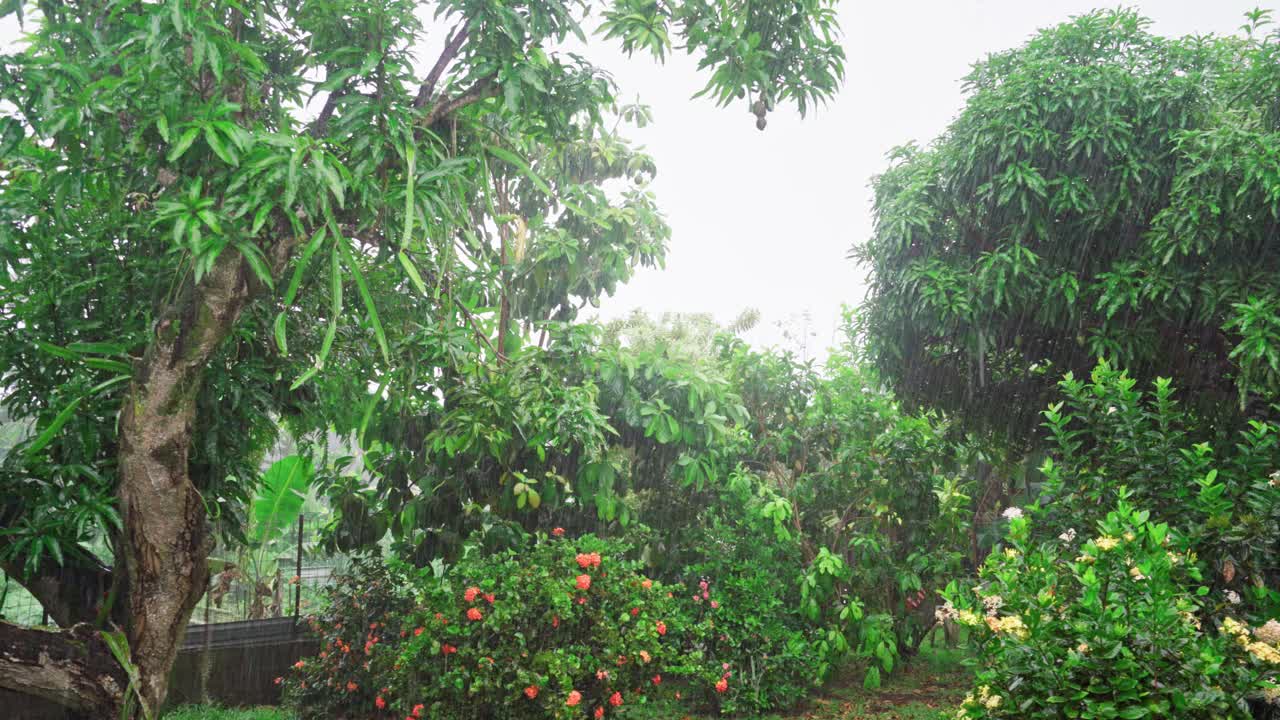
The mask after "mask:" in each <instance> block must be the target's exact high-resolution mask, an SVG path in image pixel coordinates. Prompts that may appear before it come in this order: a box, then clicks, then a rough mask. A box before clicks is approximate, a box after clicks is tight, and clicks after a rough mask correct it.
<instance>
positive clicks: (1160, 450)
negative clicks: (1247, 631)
mask: <svg viewBox="0 0 1280 720" xmlns="http://www.w3.org/2000/svg"><path fill="white" fill-rule="evenodd" d="M1059 387H1060V389H1061V391H1062V394H1063V398H1064V400H1063V402H1062V403H1058V404H1055V405H1054V406H1052V407H1051V408H1049V410H1048V411H1046V412H1045V418H1046V422H1045V427H1046V428H1048V430H1049V433H1050V438H1051V453H1050V458H1049V459H1048V460H1047V461H1046V462H1045V463H1044V465H1043V472H1044V475H1045V482H1044V486H1043V488H1042V491H1041V493H1040V497H1041V502H1042V504H1043V505H1044V508H1045V514H1044V516H1043V517H1042V518H1041V520H1040V521H1039V522H1038V523H1037V526H1036V528H1035V531H1036V533H1037V535H1038V536H1039V537H1042V538H1052V537H1055V536H1057V535H1058V534H1060V533H1063V532H1066V531H1067V530H1069V529H1071V528H1073V527H1074V528H1085V527H1089V526H1090V525H1092V523H1094V522H1096V521H1097V520H1099V519H1101V518H1102V517H1103V516H1104V515H1105V514H1106V513H1107V512H1108V510H1110V509H1111V508H1113V507H1114V506H1115V502H1116V500H1117V492H1118V489H1119V487H1120V485H1121V483H1117V482H1116V480H1117V479H1119V480H1121V482H1122V483H1123V485H1124V487H1125V488H1126V489H1127V491H1128V492H1130V493H1131V494H1132V497H1131V499H1130V501H1131V502H1133V503H1134V504H1136V505H1138V506H1139V507H1142V508H1143V509H1145V510H1148V511H1150V512H1151V516H1152V518H1153V519H1155V520H1157V521H1161V522H1167V523H1169V524H1170V525H1171V526H1172V527H1173V528H1174V529H1175V530H1176V531H1177V532H1179V533H1183V534H1184V535H1185V536H1186V537H1187V538H1189V539H1190V541H1191V542H1192V543H1193V547H1192V549H1194V550H1195V551H1196V553H1197V554H1198V556H1199V558H1200V562H1201V564H1202V566H1203V569H1205V570H1206V571H1207V572H1206V577H1205V584H1206V585H1208V586H1210V587H1211V588H1212V589H1213V593H1212V594H1211V595H1210V602H1211V605H1213V606H1215V608H1216V609H1217V610H1219V611H1221V610H1225V609H1227V606H1228V605H1229V604H1230V603H1229V602H1228V601H1227V598H1229V597H1240V598H1242V599H1243V600H1244V602H1245V604H1246V605H1247V606H1249V607H1250V608H1251V609H1253V610H1256V611H1260V612H1268V613H1276V612H1280V596H1277V594H1276V593H1275V592H1274V591H1270V590H1267V588H1268V587H1275V586H1276V584H1277V583H1280V565H1277V559H1278V558H1280V472H1277V469H1278V468H1280V426H1278V425H1276V424H1275V423H1273V422H1266V421H1263V420H1255V421H1251V422H1249V423H1248V424H1247V425H1246V426H1244V427H1243V428H1240V429H1227V428H1216V427H1210V426H1207V425H1206V424H1205V423H1203V422H1202V420H1201V419H1200V418H1197V417H1196V415H1195V414H1194V413H1192V412H1191V411H1189V410H1188V409H1187V408H1185V407H1184V406H1183V405H1182V404H1180V403H1179V402H1178V401H1177V400H1176V399H1175V392H1174V388H1173V386H1172V385H1171V383H1170V382H1169V381H1168V380H1157V381H1156V382H1155V383H1154V385H1153V386H1152V388H1151V391H1150V392H1149V393H1144V392H1141V391H1140V390H1138V389H1137V386H1136V383H1135V381H1134V380H1133V379H1132V378H1130V377H1129V376H1128V375H1127V374H1125V373H1124V372H1123V371H1121V370H1117V369H1115V368H1113V367H1111V366H1110V365H1108V364H1107V363H1105V362H1104V363H1100V364H1099V365H1098V366H1097V367H1096V368H1095V369H1094V371H1093V373H1092V375H1091V377H1090V378H1088V379H1087V380H1083V379H1078V378H1075V377H1073V376H1071V375H1068V376H1066V377H1065V378H1064V379H1063V380H1062V382H1061V383H1059Z"/></svg>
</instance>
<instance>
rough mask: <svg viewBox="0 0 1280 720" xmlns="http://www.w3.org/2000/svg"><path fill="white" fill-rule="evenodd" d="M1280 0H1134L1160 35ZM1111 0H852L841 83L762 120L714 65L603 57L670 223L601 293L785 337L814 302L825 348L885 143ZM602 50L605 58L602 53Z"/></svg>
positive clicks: (816, 344)
mask: <svg viewBox="0 0 1280 720" xmlns="http://www.w3.org/2000/svg"><path fill="white" fill-rule="evenodd" d="M1259 4H1261V5H1262V6H1263V7H1275V5H1276V4H1277V3H1276V2H1275V1H1274V0H1143V1H1142V2H1130V3H1124V6H1125V7H1135V8H1138V9H1139V10H1141V11H1142V12H1143V14H1145V15H1146V16H1147V17H1149V18H1151V19H1152V20H1153V21H1154V26H1153V30H1154V31H1155V32H1157V33H1160V34H1164V35H1186V34H1203V33H1208V32H1216V33H1232V32H1235V31H1236V29H1237V28H1238V27H1239V26H1240V25H1241V24H1243V22H1244V13H1245V12H1246V11H1248V10H1250V9H1252V8H1254V7H1255V6H1257V5H1259ZM1115 6H1116V4H1115V3H1109V2H1104V1H1102V0H843V2H842V3H841V12H840V20H841V25H842V26H843V29H844V34H845V38H844V47H845V53H846V55H847V56H848V66H847V71H846V72H847V74H846V80H845V86H844V88H843V89H842V90H841V92H840V93H839V95H838V96H837V97H836V99H835V100H834V101H833V102H832V103H831V105H830V106H829V107H827V108H825V109H822V110H819V111H818V112H816V113H813V114H810V116H809V117H808V118H806V119H804V120H800V119H799V118H798V116H797V114H796V113H794V112H783V111H777V112H774V113H771V114H770V115H769V127H768V129H766V130H765V131H764V132H760V131H757V130H756V129H755V125H754V124H753V122H752V121H753V120H754V117H753V116H752V115H750V114H749V112H748V110H747V109H746V107H745V106H744V107H732V108H727V109H719V108H716V107H715V106H714V105H713V104H712V103H710V102H706V101H702V100H690V99H689V98H690V96H691V95H692V94H693V93H694V92H696V91H697V90H699V89H701V87H702V83H703V82H704V81H705V80H704V79H703V78H700V77H699V76H697V75H696V74H695V72H694V67H693V63H692V62H689V61H688V60H687V59H686V58H678V59H677V61H674V62H670V61H669V62H668V63H667V65H666V66H665V67H656V66H654V65H653V64H651V63H649V62H647V61H639V60H632V61H630V62H628V61H625V60H621V59H619V60H616V61H615V60H613V59H611V58H608V56H607V55H605V54H604V53H594V52H593V53H592V55H593V59H597V60H598V61H599V62H601V64H604V65H605V66H606V67H608V68H610V69H611V70H612V71H613V73H614V76H615V78H616V79H617V81H618V83H619V85H620V86H621V87H622V88H623V89H624V90H626V91H631V92H633V93H639V94H640V96H641V98H642V100H644V101H645V102H647V103H649V104H650V105H651V106H652V107H653V110H654V120H655V125H653V126H651V127H649V128H645V129H644V130H641V131H635V132H634V133H633V136H634V137H635V138H636V139H638V140H639V141H641V142H642V143H643V144H644V145H646V146H647V147H648V149H649V151H650V153H651V154H652V155H653V156H654V157H655V159H656V161H657V164H658V176H657V179H656V180H655V182H654V190H655V191H656V193H657V195H658V201H659V203H660V207H662V208H663V210H664V212H665V213H666V215H667V218H668V220H669V222H670V223H671V226H672V229H673V237H672V241H671V247H670V253H669V255H668V258H667V266H666V269H665V270H661V271H652V272H644V273H641V274H640V275H638V276H637V277H636V278H635V279H633V280H632V281H631V282H630V283H629V284H628V285H627V286H625V287H623V288H622V289H620V290H619V292H618V293H617V295H616V296H614V297H612V298H608V299H606V300H605V301H604V302H603V304H602V307H601V312H602V314H603V315H604V316H605V317H614V316H617V315H621V314H626V313H627V312H629V311H630V310H631V309H632V308H635V307H641V308H644V309H646V310H648V311H650V312H651V313H661V312H664V311H693V312H710V313H713V314H714V315H715V316H716V317H717V319H719V320H721V321H722V322H728V321H730V320H732V319H733V318H734V317H736V316H737V314H738V313H739V312H740V311H741V310H742V309H743V308H744V307H748V306H752V307H756V308H758V309H759V310H760V311H761V313H762V314H763V318H762V321H761V324H760V326H759V327H758V328H757V329H756V330H754V331H753V332H752V333H751V334H750V335H749V337H750V339H751V340H752V341H753V342H757V343H762V344H774V343H780V342H781V333H780V332H779V330H778V328H777V327H776V325H775V323H777V322H778V321H783V322H787V321H789V320H790V319H792V318H796V317H799V316H800V315H801V314H802V313H804V312H806V311H807V312H809V313H810V314H811V316H812V322H811V324H810V326H811V330H812V332H814V333H815V335H813V336H812V337H811V338H810V341H811V343H810V346H809V354H810V356H811V357H812V356H813V355H814V354H815V353H820V352H821V351H822V350H823V349H825V348H826V347H827V346H828V345H829V344H830V343H831V339H832V331H833V330H834V328H835V323H836V321H837V319H838V316H839V307H840V304H841V303H857V302H858V301H859V300H861V299H862V296H863V292H864V288H865V281H864V273H863V272H862V271H861V270H859V268H857V267H856V266H855V264H854V263H853V261H851V260H847V259H845V255H846V254H847V252H848V250H849V247H850V246H851V245H852V244H853V243H854V242H855V241H860V240H862V239H863V238H865V237H866V236H867V235H868V233H869V232H870V229H871V191H870V188H869V185H868V183H869V181H870V179H871V177H872V176H874V175H875V174H877V173H879V172H880V171H881V170H883V168H884V167H885V164H886V161H885V155H886V153H887V152H888V151H889V150H890V149H891V148H893V147H895V146H897V145H901V144H904V143H906V142H908V141H912V140H914V141H918V142H920V143H922V144H924V143H928V142H929V141H930V140H932V139H933V138H934V137H936V136H937V135H938V134H939V133H941V131H942V130H943V129H944V128H945V127H946V125H947V124H948V122H950V120H951V119H952V118H953V117H954V116H955V115H956V113H957V112H958V111H959V110H960V108H961V107H962V105H963V99H964V98H963V96H962V95H961V92H960V79H961V78H962V77H964V76H965V75H966V74H967V73H968V70H969V66H970V64H971V63H973V62H974V61H976V60H978V59H980V58H982V57H984V56H985V55H987V54H988V53H991V52H996V51H999V50H1003V49H1006V48H1010V47H1014V46H1017V45H1020V44H1022V42H1023V41H1025V40H1026V39H1027V38H1028V37H1029V36H1030V35H1031V34H1032V33H1034V32H1035V31H1036V30H1037V29H1038V28H1042V27H1047V26H1050V25H1054V24H1056V23H1059V22H1062V21H1065V20H1067V19H1068V18H1069V17H1070V16H1072V15H1076V14H1079V13H1082V12H1087V11H1088V10H1091V9H1093V8H1097V7H1115ZM606 59H607V60H608V61H607V62H606Z"/></svg>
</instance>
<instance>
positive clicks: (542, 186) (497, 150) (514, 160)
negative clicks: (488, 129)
mask: <svg viewBox="0 0 1280 720" xmlns="http://www.w3.org/2000/svg"><path fill="white" fill-rule="evenodd" d="M485 149H486V150H488V151H489V154H491V155H493V156H494V157H496V158H498V159H499V160H503V161H505V162H507V163H510V164H512V165H514V166H515V167H516V169H517V170H519V171H520V172H521V173H523V174H524V176H525V177H527V178H529V181H530V182H532V183H533V184H534V185H536V186H537V187H538V189H539V190H541V191H542V192H544V193H546V194H547V195H554V193H552V192H551V186H550V185H548V184H547V182H546V181H545V180H543V179H542V178H541V177H539V176H538V174H537V173H535V172H534V171H533V168H531V167H529V163H526V162H525V161H524V160H522V159H521V158H520V156H519V155H516V154H515V153H513V152H511V151H510V150H507V149H505V148H501V147H498V146H496V145H487V146H485Z"/></svg>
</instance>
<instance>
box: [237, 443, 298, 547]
mask: <svg viewBox="0 0 1280 720" xmlns="http://www.w3.org/2000/svg"><path fill="white" fill-rule="evenodd" d="M313 475H314V473H313V471H312V468H311V463H310V461H308V460H306V459H304V458H302V457H299V456H297V455H290V456H289V457H286V458H281V459H280V460H277V461H276V462H275V463H273V464H272V465H271V467H270V468H268V469H267V472H266V474H265V475H263V476H262V481H261V482H260V483H259V485H258V493H257V495H256V496H255V497H254V499H253V505H252V508H251V511H250V517H251V518H252V524H251V525H250V527H249V534H248V540H249V545H250V546H251V547H256V548H261V547H264V546H266V545H267V544H268V543H270V542H271V541H272V540H275V539H277V538H279V537H282V536H283V535H284V534H285V533H286V532H288V530H289V528H291V527H292V526H293V525H294V523H296V522H297V521H298V515H299V514H300V513H301V512H302V504H303V501H305V500H306V495H307V488H309V487H310V486H311V478H312V477H313Z"/></svg>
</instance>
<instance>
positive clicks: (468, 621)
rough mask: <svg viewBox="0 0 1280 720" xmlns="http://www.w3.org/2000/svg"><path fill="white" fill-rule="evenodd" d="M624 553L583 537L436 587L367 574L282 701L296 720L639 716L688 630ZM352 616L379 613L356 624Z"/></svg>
mask: <svg viewBox="0 0 1280 720" xmlns="http://www.w3.org/2000/svg"><path fill="white" fill-rule="evenodd" d="M626 550H627V548H626V546H625V545H623V544H622V543H619V542H617V541H606V540H601V539H598V538H595V537H592V536H586V537H582V538H578V539H576V540H570V539H543V540H542V541H541V542H539V543H537V544H534V545H531V546H529V547H527V548H525V549H523V550H520V551H518V552H516V551H511V552H503V553H498V554H494V555H488V556H484V555H481V554H480V553H479V552H478V551H474V552H471V553H468V554H466V555H464V558H463V559H462V560H461V561H460V562H459V563H458V564H457V565H455V566H453V567H451V568H449V569H448V570H447V571H446V572H444V573H442V574H441V575H440V576H436V575H435V574H434V573H432V572H431V571H430V570H427V571H413V570H409V569H406V568H399V569H396V570H386V569H382V568H377V567H369V566H365V567H364V568H362V569H363V571H364V575H363V576H361V577H360V578H357V579H355V580H353V581H349V582H348V583H346V584H344V585H343V586H341V589H340V590H339V592H338V593H337V594H339V595H342V596H343V597H336V598H335V602H334V603H333V607H334V608H335V609H337V611H338V612H340V613H344V614H343V616H342V617H337V616H335V617H332V618H326V619H324V620H323V621H319V620H318V621H317V627H319V629H320V632H321V636H322V639H323V640H324V642H325V650H324V651H323V652H322V654H321V656H320V657H317V658H313V659H311V660H308V661H304V662H303V663H302V664H301V665H300V667H298V668H297V671H296V672H295V674H294V675H293V676H292V677H291V678H289V679H288V680H287V681H286V682H287V684H288V686H289V687H288V696H289V698H290V702H291V704H292V705H293V706H294V707H295V708H296V709H297V711H298V713H299V716H300V717H302V718H304V719H307V718H322V717H324V718H330V717H345V718H378V717H395V718H404V717H411V718H477V717H503V718H547V717H556V718H568V717H587V716H591V717H596V718H599V717H605V716H613V715H615V714H618V713H620V712H623V711H625V710H626V709H627V708H628V707H630V706H633V705H639V704H643V703H645V702H646V698H647V696H648V695H649V694H651V693H652V692H654V691H658V690H661V689H662V686H663V682H664V678H665V677H668V676H669V671H668V669H667V668H668V667H669V666H673V665H675V664H677V663H678V662H681V660H680V656H681V654H682V652H683V650H682V648H681V647H680V642H681V641H680V638H681V637H683V628H682V627H681V620H680V616H679V614H678V613H677V612H676V609H675V608H676V603H677V601H676V599H675V596H674V593H672V592H671V591H670V590H669V589H668V588H667V587H665V586H663V585H662V584H661V583H658V582H654V581H652V580H650V579H648V578H646V577H645V576H643V575H642V574H640V573H639V572H638V563H636V562H635V561H630V560H626V559H625V552H626ZM387 577H390V578H392V579H394V582H392V583H388V582H385V580H386V578H387ZM348 594H349V596H348ZM374 595H377V596H378V599H377V600H376V601H374V600H372V599H370V598H371V596H374ZM384 596H385V597H384ZM360 609H367V610H370V611H373V612H372V614H369V615H365V616H360V617H359V620H358V621H357V620H355V619H354V618H353V617H351V615H358V611H359V610H360ZM329 622H338V623H341V624H342V625H343V627H342V628H341V629H338V628H331V627H329V626H328V625H327V623H329ZM350 627H358V628H363V629H364V631H367V633H365V632H364V631H361V632H358V633H357V634H356V636H354V637H348V636H347V635H346V634H345V632H344V631H345V630H347V629H348V628H350ZM365 635H367V637H365ZM362 637H363V639H361V638H362ZM353 643H355V644H353ZM348 647H350V650H349V651H348V650H347V648H348ZM335 648H336V651H335ZM352 653H355V654H356V655H357V657H356V661H355V662H353V661H351V660H350V656H351V654H352ZM352 685H354V686H355V687H354V688H352V687H351V686H352Z"/></svg>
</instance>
